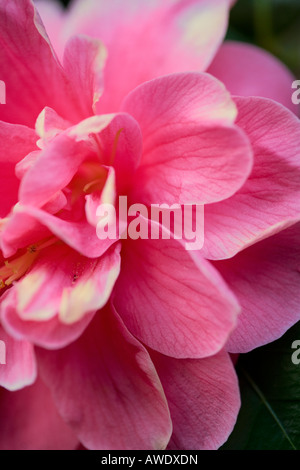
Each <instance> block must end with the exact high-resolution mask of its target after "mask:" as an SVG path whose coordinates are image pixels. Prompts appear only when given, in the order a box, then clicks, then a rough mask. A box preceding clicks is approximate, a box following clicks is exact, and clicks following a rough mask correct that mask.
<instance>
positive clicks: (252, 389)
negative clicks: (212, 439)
mask: <svg viewBox="0 0 300 470" xmlns="http://www.w3.org/2000/svg"><path fill="white" fill-rule="evenodd" d="M295 340H300V322H299V323H298V324H297V325H295V326H294V327H293V328H291V329H290V330H289V331H288V332H287V333H286V334H285V335H284V336H283V337H282V338H281V339H279V340H278V341H275V342H274V343H271V344H269V345H267V346H264V347H262V348H258V349H256V350H255V351H253V352H251V353H248V354H243V355H241V356H240V358H239V361H238V365H237V373H238V376H239V380H240V388H241V398H242V407H241V410H240V413H239V417H238V420H237V424H236V426H235V429H234V431H233V433H232V435H231V436H230V438H229V440H228V441H227V442H226V444H225V445H224V446H223V447H222V449H223V450H226V449H231V450H242V449H244V450H245V449H248V450H295V449H297V450H299V449H300V364H299V365H297V364H294V363H293V362H292V354H293V353H295V351H296V349H292V343H293V342H294V341H295Z"/></svg>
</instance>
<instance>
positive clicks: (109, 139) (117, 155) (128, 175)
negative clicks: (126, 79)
mask: <svg viewBox="0 0 300 470" xmlns="http://www.w3.org/2000/svg"><path fill="white" fill-rule="evenodd" d="M99 138H100V141H101V146H102V148H101V150H102V158H103V163H104V164H105V165H107V166H111V165H112V166H113V167H114V169H115V172H116V185H117V190H118V193H119V194H124V193H126V192H127V190H128V188H129V187H130V185H131V184H132V183H133V184H134V182H135V170H136V168H137V167H138V165H139V163H140V160H141V157H142V148H143V141H142V134H141V130H140V127H139V125H138V123H137V122H136V121H135V120H134V119H133V118H132V117H131V116H130V115H129V114H125V113H119V114H116V115H115V117H114V119H113V120H112V121H111V122H110V123H109V125H108V126H107V127H105V129H103V130H102V131H101V132H100V135H99Z"/></svg>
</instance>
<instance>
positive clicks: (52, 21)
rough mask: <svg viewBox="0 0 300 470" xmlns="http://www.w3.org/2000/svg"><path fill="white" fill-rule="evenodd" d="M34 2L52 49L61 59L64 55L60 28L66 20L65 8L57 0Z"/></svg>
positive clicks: (37, 0) (38, 0)
mask: <svg viewBox="0 0 300 470" xmlns="http://www.w3.org/2000/svg"><path fill="white" fill-rule="evenodd" d="M35 4H36V8H37V10H38V12H39V14H40V16H41V18H42V21H43V23H44V25H45V28H46V31H47V34H48V36H49V38H50V41H51V44H52V46H53V49H54V50H55V52H56V54H57V55H58V57H59V59H60V60H61V61H62V59H63V55H64V44H63V37H62V29H63V25H64V22H65V20H66V18H65V16H66V15H65V9H64V8H63V6H62V4H61V2H60V1H59V0H35Z"/></svg>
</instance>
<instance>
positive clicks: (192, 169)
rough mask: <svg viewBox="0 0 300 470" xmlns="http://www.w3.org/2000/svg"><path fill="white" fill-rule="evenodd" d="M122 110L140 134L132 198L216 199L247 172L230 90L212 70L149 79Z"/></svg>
mask: <svg viewBox="0 0 300 470" xmlns="http://www.w3.org/2000/svg"><path fill="white" fill-rule="evenodd" d="M123 110H124V111H126V112H128V113H129V114H131V115H132V116H133V117H134V118H135V119H136V120H137V122H138V123H139V124H140V127H141V130H142V134H143V158H142V162H141V166H140V168H139V169H138V172H137V176H136V183H135V188H134V192H133V196H132V197H133V199H134V200H137V201H139V202H143V203H146V204H147V203H151V202H152V203H167V204H173V203H178V202H179V203H182V204H184V203H188V202H201V203H208V202H215V201H219V200H221V199H223V198H227V197H229V196H231V195H232V194H233V193H234V192H235V191H236V190H237V189H239V188H240V186H241V185H242V184H243V183H244V182H245V180H246V178H247V177H248V175H249V173H250V170H251V166H252V154H251V149H250V146H249V143H248V140H247V138H246V137H245V135H244V134H243V133H242V132H241V131H240V129H238V128H237V127H235V126H234V125H233V123H234V120H235V117H236V108H235V106H234V103H233V102H232V101H231V99H230V95H229V94H228V93H227V91H226V90H225V88H224V87H223V85H222V84H221V83H220V82H218V81H216V80H215V79H214V78H212V77H211V76H209V75H205V74H197V73H190V74H176V75H169V76H166V77H163V78H159V79H156V80H153V81H151V82H148V83H146V84H144V85H141V86H140V87H139V88H137V89H136V90H134V91H133V92H132V93H131V94H130V95H129V96H128V97H127V98H126V100H125V102H124V104H123ZM145 110H147V112H145Z"/></svg>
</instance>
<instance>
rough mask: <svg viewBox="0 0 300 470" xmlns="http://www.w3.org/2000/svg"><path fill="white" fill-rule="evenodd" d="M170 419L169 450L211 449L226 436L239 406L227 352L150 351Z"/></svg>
mask: <svg viewBox="0 0 300 470" xmlns="http://www.w3.org/2000/svg"><path fill="white" fill-rule="evenodd" d="M152 358H153V361H154V364H155V367H156V369H157V371H158V374H159V377H160V379H161V381H162V385H163V387H164V390H165V393H166V397H167V400H168V404H169V407H170V412H171V418H172V422H173V435H172V438H171V441H170V443H169V446H168V448H169V449H172V450H180V449H185V450H189V449H190V450H215V449H217V448H219V447H220V446H221V445H222V444H224V442H225V441H226V440H227V438H228V437H229V435H230V433H231V432H232V430H233V427H234V425H235V422H236V418H237V414H238V411H239V407H240V397H239V386H238V381H237V377H236V374H235V371H234V367H233V365H232V362H231V360H230V358H229V355H228V354H227V353H226V352H224V351H221V352H219V353H218V354H217V355H215V356H213V357H208V358H206V359H201V360H195V359H180V360H178V359H173V358H171V357H166V356H163V355H161V354H153V355H152Z"/></svg>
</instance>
